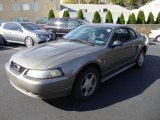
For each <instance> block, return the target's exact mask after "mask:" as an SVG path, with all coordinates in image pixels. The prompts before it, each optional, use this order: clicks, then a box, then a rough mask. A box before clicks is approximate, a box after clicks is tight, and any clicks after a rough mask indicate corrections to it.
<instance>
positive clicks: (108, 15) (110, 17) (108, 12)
mask: <svg viewBox="0 0 160 120" xmlns="http://www.w3.org/2000/svg"><path fill="white" fill-rule="evenodd" d="M105 23H113V18H112V13H111V11H109V10H108V11H107V13H106V20H105Z"/></svg>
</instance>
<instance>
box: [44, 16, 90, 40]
mask: <svg viewBox="0 0 160 120" xmlns="http://www.w3.org/2000/svg"><path fill="white" fill-rule="evenodd" d="M84 24H87V22H86V21H84V20H81V19H74V18H53V19H51V20H49V21H48V22H47V23H46V25H45V26H44V29H45V30H49V31H52V32H53V33H54V34H55V35H56V37H62V36H63V35H64V34H66V33H68V32H70V31H72V30H73V29H75V28H76V27H78V26H80V25H84Z"/></svg>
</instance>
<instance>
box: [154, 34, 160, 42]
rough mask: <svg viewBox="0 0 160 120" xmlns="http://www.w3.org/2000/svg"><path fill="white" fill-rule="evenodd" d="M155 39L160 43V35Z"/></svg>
mask: <svg viewBox="0 0 160 120" xmlns="http://www.w3.org/2000/svg"><path fill="white" fill-rule="evenodd" d="M155 40H156V42H159V43H160V35H159V36H157V37H156V39H155Z"/></svg>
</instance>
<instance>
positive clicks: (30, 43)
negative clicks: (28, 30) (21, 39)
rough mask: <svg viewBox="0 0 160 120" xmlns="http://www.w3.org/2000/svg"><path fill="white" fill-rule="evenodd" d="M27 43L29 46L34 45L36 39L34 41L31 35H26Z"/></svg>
mask: <svg viewBox="0 0 160 120" xmlns="http://www.w3.org/2000/svg"><path fill="white" fill-rule="evenodd" d="M25 45H26V46H27V47H32V46H34V41H33V39H32V38H31V37H26V39H25Z"/></svg>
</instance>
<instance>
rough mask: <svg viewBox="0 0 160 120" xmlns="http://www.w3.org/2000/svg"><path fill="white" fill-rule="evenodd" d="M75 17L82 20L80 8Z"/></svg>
mask: <svg viewBox="0 0 160 120" xmlns="http://www.w3.org/2000/svg"><path fill="white" fill-rule="evenodd" d="M77 19H82V20H84V16H83V12H82V10H81V9H80V10H79V11H78V14H77Z"/></svg>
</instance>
